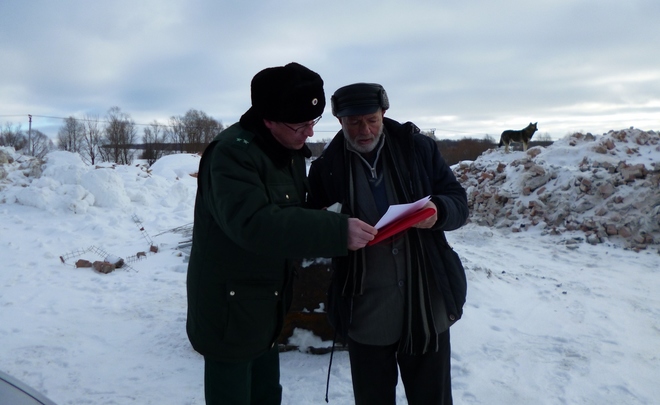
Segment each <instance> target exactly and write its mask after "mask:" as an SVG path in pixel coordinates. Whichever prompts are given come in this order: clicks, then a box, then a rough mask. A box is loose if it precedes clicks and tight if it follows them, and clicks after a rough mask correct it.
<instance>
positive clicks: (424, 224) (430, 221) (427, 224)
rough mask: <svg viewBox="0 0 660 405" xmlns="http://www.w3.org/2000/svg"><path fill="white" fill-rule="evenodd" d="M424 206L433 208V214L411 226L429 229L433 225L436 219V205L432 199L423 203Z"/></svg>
mask: <svg viewBox="0 0 660 405" xmlns="http://www.w3.org/2000/svg"><path fill="white" fill-rule="evenodd" d="M424 208H433V209H434V210H435V212H434V213H433V215H431V216H430V217H428V218H426V219H425V220H423V221H420V222H418V223H416V224H415V225H413V228H422V229H429V228H431V227H433V225H435V222H436V221H437V220H438V207H436V206H435V204H434V203H433V201H429V202H427V203H426V204H424Z"/></svg>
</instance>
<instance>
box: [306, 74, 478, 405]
mask: <svg viewBox="0 0 660 405" xmlns="http://www.w3.org/2000/svg"><path fill="white" fill-rule="evenodd" d="M331 102H332V111H333V114H334V115H335V116H336V117H337V118H338V119H339V122H340V123H341V126H342V130H341V131H339V133H338V134H337V135H336V136H335V138H334V139H333V140H332V141H331V142H330V144H329V145H328V147H327V148H326V149H325V151H324V152H323V154H322V155H321V156H320V157H319V158H318V159H316V160H315V161H314V162H313V163H312V166H311V168H310V173H309V181H310V193H309V196H308V202H309V204H310V206H313V207H317V208H322V207H326V206H330V205H332V204H334V203H336V202H338V203H340V204H341V206H342V209H341V212H343V213H346V214H348V215H350V216H355V217H358V218H360V219H362V220H364V221H365V222H367V223H369V224H376V223H377V221H378V220H379V219H380V218H381V217H382V216H383V214H384V213H385V212H386V211H387V209H388V207H389V206H390V205H393V204H404V203H412V202H415V201H418V200H420V199H423V198H425V197H427V196H430V200H429V201H428V202H427V203H426V206H427V207H431V208H433V210H434V211H435V213H434V214H433V215H432V216H431V217H429V218H427V219H425V220H423V221H421V222H419V223H417V224H416V225H414V227H413V228H411V229H409V230H407V231H405V232H402V233H399V234H397V235H394V236H393V237H390V238H388V239H386V240H385V241H384V242H381V243H378V244H373V245H370V246H367V247H365V248H364V249H360V250H358V251H354V252H349V254H348V257H335V258H334V259H333V268H334V272H333V279H332V283H331V287H330V293H329V296H328V312H329V317H330V321H331V323H332V325H333V326H334V327H335V328H336V329H337V331H338V332H339V334H340V336H342V338H343V340H344V341H346V342H347V343H348V350H349V357H350V363H351V373H352V378H353V393H354V396H355V402H356V404H358V405H361V404H394V403H395V392H396V384H397V379H398V370H400V371H401V378H402V381H403V384H404V387H405V391H406V397H407V399H408V403H409V404H420V405H422V404H423V405H430V404H445V405H446V404H451V403H452V395H451V375H450V355H451V351H450V342H449V327H450V326H451V325H452V324H453V323H454V322H455V321H456V320H457V319H459V318H460V316H461V314H462V305H463V303H464V301H465V288H464V287H465V284H464V283H463V284H461V283H458V287H457V286H456V284H457V283H450V282H449V278H450V277H448V275H447V272H446V271H445V268H444V266H443V264H442V259H441V257H440V252H441V249H448V248H449V247H448V245H447V243H446V239H445V237H444V231H450V230H453V229H457V228H459V227H461V226H462V225H463V224H464V223H465V222H466V220H467V217H468V205H467V198H466V193H465V190H464V189H463V187H462V186H461V185H460V183H458V181H457V180H456V178H455V177H454V174H453V172H452V171H451V169H450V168H449V167H448V166H447V164H446V163H445V161H444V160H443V159H442V157H441V156H440V153H439V151H438V148H437V146H436V144H435V142H434V141H433V140H432V139H431V138H429V137H427V136H424V135H423V134H421V132H420V130H419V128H417V127H416V126H415V125H414V124H412V123H410V122H408V123H405V124H400V123H398V122H396V121H394V120H391V119H388V118H385V117H384V114H385V111H386V110H387V109H388V108H389V100H388V98H387V93H386V92H385V89H383V87H382V86H381V85H379V84H373V83H356V84H352V85H348V86H345V87H342V88H340V89H339V90H337V91H336V92H335V94H334V95H333V96H332V98H331ZM461 270H462V269H461ZM463 277H464V273H463ZM397 363H398V368H397Z"/></svg>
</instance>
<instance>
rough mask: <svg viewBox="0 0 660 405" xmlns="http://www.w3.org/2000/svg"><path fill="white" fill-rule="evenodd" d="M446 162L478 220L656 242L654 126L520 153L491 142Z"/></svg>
mask: <svg viewBox="0 0 660 405" xmlns="http://www.w3.org/2000/svg"><path fill="white" fill-rule="evenodd" d="M453 169H454V173H455V175H456V177H457V178H458V179H459V181H460V182H461V183H462V184H463V186H464V187H465V189H466V190H467V194H468V203H469V206H470V210H471V215H470V221H472V222H475V223H477V224H479V225H484V226H494V227H497V228H508V229H511V231H513V232H519V231H523V230H525V229H529V228H530V227H542V228H543V230H544V232H546V233H551V234H561V233H563V232H565V231H577V230H579V231H582V232H584V234H585V238H586V240H587V241H588V242H589V243H592V244H597V243H603V242H606V241H609V242H611V243H613V244H616V245H621V246H623V247H627V248H632V249H635V250H641V249H646V248H648V247H650V246H651V245H655V246H658V245H659V244H660V187H659V183H660V134H659V133H658V132H654V131H642V130H638V129H634V128H630V129H627V130H620V131H610V132H608V133H606V134H603V135H592V134H590V133H587V134H582V133H575V134H573V135H570V136H567V137H566V138H564V139H561V140H559V141H556V142H554V143H553V144H552V145H550V146H548V147H535V148H531V149H529V150H528V151H527V152H513V153H505V152H504V151H503V149H491V150H489V151H486V152H485V153H483V154H482V155H481V156H479V158H477V160H475V161H473V162H461V163H459V164H457V165H455V166H454V167H453ZM659 253H660V249H659Z"/></svg>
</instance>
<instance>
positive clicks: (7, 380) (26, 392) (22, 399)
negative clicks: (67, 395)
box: [0, 371, 56, 405]
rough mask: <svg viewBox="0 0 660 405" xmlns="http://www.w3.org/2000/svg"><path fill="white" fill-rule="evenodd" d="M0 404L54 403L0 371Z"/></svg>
mask: <svg viewBox="0 0 660 405" xmlns="http://www.w3.org/2000/svg"><path fill="white" fill-rule="evenodd" d="M0 404H2V405H56V404H55V402H53V401H51V400H50V399H48V398H46V397H45V396H43V395H42V394H40V393H38V392H37V391H35V390H34V389H33V388H30V387H28V386H27V385H26V384H24V383H22V382H20V381H18V380H17V379H16V378H14V377H12V376H10V375H9V374H5V373H3V372H2V371H0Z"/></svg>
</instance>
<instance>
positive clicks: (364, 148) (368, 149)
mask: <svg viewBox="0 0 660 405" xmlns="http://www.w3.org/2000/svg"><path fill="white" fill-rule="evenodd" d="M383 127H384V125H381V126H380V130H379V131H378V135H376V138H375V139H374V142H373V143H372V144H371V145H369V146H362V145H359V144H358V143H357V142H355V141H354V140H353V139H352V138H351V137H350V136H348V135H346V133H347V132H346V131H344V138H345V139H346V142H348V144H349V145H351V148H353V149H354V150H355V151H356V152H358V153H369V152H371V151H373V150H374V149H375V148H376V146H378V142H379V141H380V137H381V136H382V135H383ZM342 129H343V128H342Z"/></svg>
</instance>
